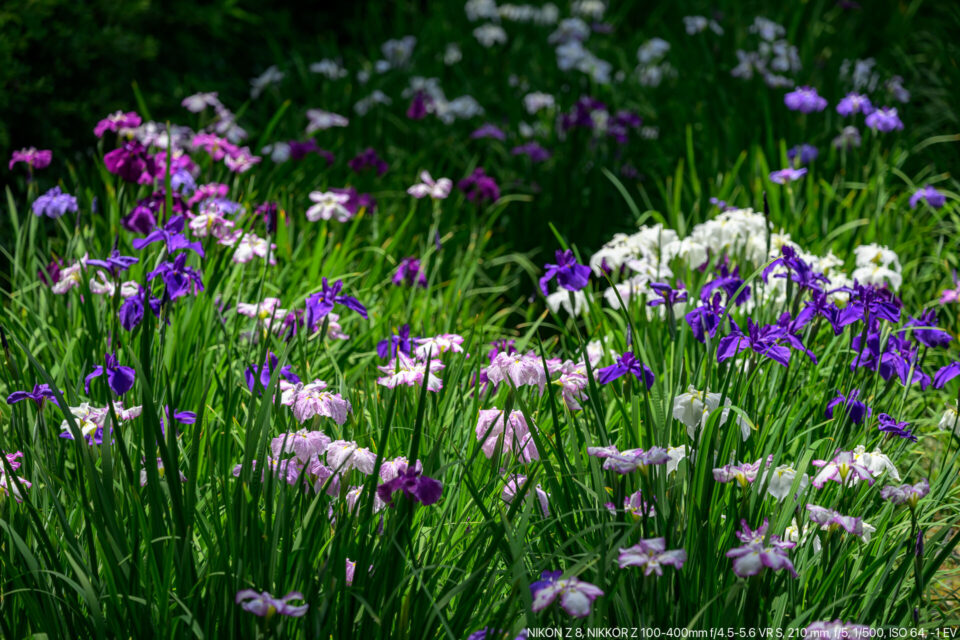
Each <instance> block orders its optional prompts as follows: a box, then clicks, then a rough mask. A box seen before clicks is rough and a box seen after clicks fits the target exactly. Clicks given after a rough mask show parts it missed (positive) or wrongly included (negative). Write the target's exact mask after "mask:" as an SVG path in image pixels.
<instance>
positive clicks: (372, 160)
mask: <svg viewBox="0 0 960 640" xmlns="http://www.w3.org/2000/svg"><path fill="white" fill-rule="evenodd" d="M347 166H348V167H350V169H351V170H352V171H354V172H355V173H360V172H362V171H363V170H364V169H373V170H375V171H376V172H377V176H378V177H379V176H382V175H383V174H385V173H386V172H387V169H389V168H390V167H389V166H388V165H387V163H386V162H384V161H383V159H382V158H381V157H380V156H378V155H377V152H376V150H375V149H374V148H373V147H368V148H366V149H364V150H363V151H361V152H360V153H358V154H357V155H355V156H354V157H353V158H351V159H350V161H349V162H348V163H347Z"/></svg>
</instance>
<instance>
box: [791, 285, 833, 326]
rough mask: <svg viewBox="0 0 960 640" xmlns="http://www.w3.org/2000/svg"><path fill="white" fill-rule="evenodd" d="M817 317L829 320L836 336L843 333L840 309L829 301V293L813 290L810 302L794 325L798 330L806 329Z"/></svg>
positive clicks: (801, 311)
mask: <svg viewBox="0 0 960 640" xmlns="http://www.w3.org/2000/svg"><path fill="white" fill-rule="evenodd" d="M817 316H820V317H823V318H826V319H827V322H829V323H830V326H831V327H833V333H834V335H840V334H841V333H843V326H842V325H841V324H840V309H839V307H837V305H835V304H834V303H832V302H830V301H829V298H828V295H827V293H825V292H823V291H818V290H816V289H813V290H811V292H810V301H809V302H808V303H807V304H806V306H805V307H804V308H803V309H801V310H800V313H798V314H797V317H796V319H795V320H794V324H795V326H797V327H798V328H802V327H805V326H807V325H808V324H809V323H810V321H811V320H813V319H814V318H816V317H817Z"/></svg>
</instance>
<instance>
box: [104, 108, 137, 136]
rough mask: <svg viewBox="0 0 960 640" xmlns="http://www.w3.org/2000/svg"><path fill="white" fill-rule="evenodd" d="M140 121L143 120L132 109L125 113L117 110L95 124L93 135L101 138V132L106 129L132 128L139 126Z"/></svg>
mask: <svg viewBox="0 0 960 640" xmlns="http://www.w3.org/2000/svg"><path fill="white" fill-rule="evenodd" d="M141 122H143V120H141V118H140V116H139V115H137V114H136V113H135V112H133V111H128V112H127V113H124V112H123V111H117V112H116V113H113V114H111V115H109V116H107V117H106V118H104V119H103V120H101V121H100V122H98V123H97V126H96V127H94V129H93V135H95V136H97V137H98V138H102V137H103V134H105V133H106V132H107V131H119V130H120V129H133V128H135V127H139V126H140V123H141Z"/></svg>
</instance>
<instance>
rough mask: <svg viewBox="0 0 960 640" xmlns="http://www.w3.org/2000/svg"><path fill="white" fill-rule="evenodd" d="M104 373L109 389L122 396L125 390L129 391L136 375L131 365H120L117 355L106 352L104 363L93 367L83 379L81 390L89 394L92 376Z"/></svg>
mask: <svg viewBox="0 0 960 640" xmlns="http://www.w3.org/2000/svg"><path fill="white" fill-rule="evenodd" d="M104 374H106V376H107V384H109V385H110V389H111V390H112V391H113V392H114V393H115V394H117V395H118V396H122V395H123V394H125V393H126V392H127V391H130V389H131V388H132V387H133V383H134V381H135V380H136V377H137V372H136V371H135V370H134V369H133V367H125V366H122V365H120V364H119V363H118V362H117V357H116V356H115V355H113V354H112V353H108V354H107V355H106V357H105V358H104V364H103V365H102V366H101V365H97V366H96V367H94V369H93V372H91V373H90V375H88V376H87V377H86V378H84V379H83V382H84V384H83V390H84V391H85V392H86V393H87V394H88V395H89V393H90V382H91V381H92V380H93V379H94V378H99V377H100V376H102V375H104Z"/></svg>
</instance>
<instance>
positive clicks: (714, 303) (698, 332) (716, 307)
mask: <svg viewBox="0 0 960 640" xmlns="http://www.w3.org/2000/svg"><path fill="white" fill-rule="evenodd" d="M721 299H722V296H721V295H720V293H719V292H717V293H715V294H713V299H712V300H710V302H706V303H704V304H702V305H700V306H699V307H697V308H696V309H694V310H693V311H690V312H688V313H687V315H686V316H684V319H685V320H686V321H687V324H688V325H690V329H691V330H692V331H693V337H694V338H696V339H697V340H698V341H699V342H704V343H705V342H706V341H707V339H706V336H708V335H709V336H710V337H711V338H712V337H714V336H715V335H717V327H719V326H720V318H721V317H722V316H723V312H724V311H726V309H725V308H724V306H723V305H722V304H720V301H721Z"/></svg>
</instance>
